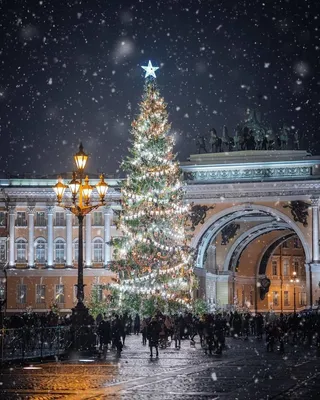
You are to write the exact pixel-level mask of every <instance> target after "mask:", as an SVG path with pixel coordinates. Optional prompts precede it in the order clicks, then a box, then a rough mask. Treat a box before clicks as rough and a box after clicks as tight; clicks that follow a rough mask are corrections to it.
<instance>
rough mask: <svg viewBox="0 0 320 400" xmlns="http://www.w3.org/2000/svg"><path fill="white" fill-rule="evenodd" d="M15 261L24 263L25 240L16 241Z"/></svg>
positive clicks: (25, 252) (25, 254)
mask: <svg viewBox="0 0 320 400" xmlns="http://www.w3.org/2000/svg"><path fill="white" fill-rule="evenodd" d="M16 245H17V261H18V262H25V261H26V259H27V241H26V240H25V239H18V240H17V243H16Z"/></svg>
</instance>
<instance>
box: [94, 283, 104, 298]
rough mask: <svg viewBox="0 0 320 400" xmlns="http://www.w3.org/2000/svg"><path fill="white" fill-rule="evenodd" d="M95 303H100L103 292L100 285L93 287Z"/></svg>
mask: <svg viewBox="0 0 320 400" xmlns="http://www.w3.org/2000/svg"><path fill="white" fill-rule="evenodd" d="M93 291H94V297H95V301H102V298H103V291H102V286H101V285H94V287H93Z"/></svg>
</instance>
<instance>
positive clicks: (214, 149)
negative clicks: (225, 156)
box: [209, 128, 222, 153]
mask: <svg viewBox="0 0 320 400" xmlns="http://www.w3.org/2000/svg"><path fill="white" fill-rule="evenodd" d="M209 145H210V150H211V153H221V149H222V140H221V138H219V136H218V134H217V131H216V130H215V129H214V128H212V129H210V137H209Z"/></svg>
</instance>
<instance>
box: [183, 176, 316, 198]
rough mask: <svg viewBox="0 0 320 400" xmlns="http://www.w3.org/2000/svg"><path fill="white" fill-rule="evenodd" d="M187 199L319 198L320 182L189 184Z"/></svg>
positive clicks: (186, 189)
mask: <svg viewBox="0 0 320 400" xmlns="http://www.w3.org/2000/svg"><path fill="white" fill-rule="evenodd" d="M185 192H186V198H187V199H188V200H189V201H196V200H211V201H212V200H214V202H217V203H219V202H226V201H227V200H240V201H243V200H244V199H246V200H251V201H252V200H255V201H257V200H260V201H261V200H265V199H266V198H268V200H270V199H282V200H284V201H286V200H291V199H295V200H299V199H304V200H306V199H310V197H311V196H315V197H317V196H319V194H320V180H319V181H311V180H310V181H291V182H259V183H258V182H241V183H240V182H239V183H237V184H234V183H223V184H209V183H206V184H188V185H187V186H186V188H185Z"/></svg>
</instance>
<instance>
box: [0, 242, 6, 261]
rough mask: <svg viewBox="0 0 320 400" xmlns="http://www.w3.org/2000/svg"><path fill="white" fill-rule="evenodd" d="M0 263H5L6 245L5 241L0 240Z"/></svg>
mask: <svg viewBox="0 0 320 400" xmlns="http://www.w3.org/2000/svg"><path fill="white" fill-rule="evenodd" d="M0 261H1V262H5V261H7V245H6V241H5V240H0Z"/></svg>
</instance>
